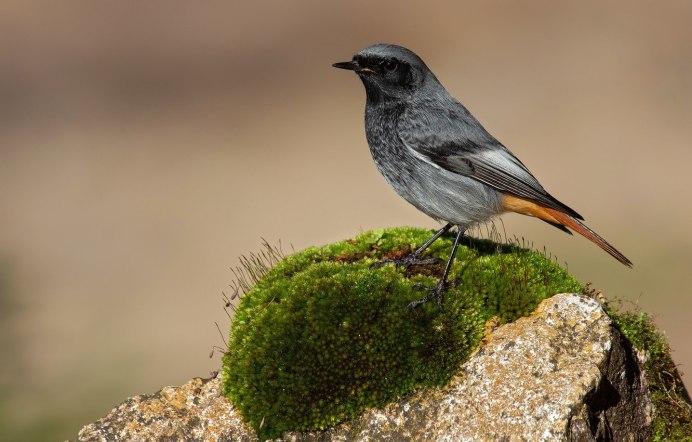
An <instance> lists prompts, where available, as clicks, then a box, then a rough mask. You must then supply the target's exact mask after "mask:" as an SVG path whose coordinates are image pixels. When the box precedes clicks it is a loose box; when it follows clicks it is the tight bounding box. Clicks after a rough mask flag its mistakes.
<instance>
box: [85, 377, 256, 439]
mask: <svg viewBox="0 0 692 442" xmlns="http://www.w3.org/2000/svg"><path fill="white" fill-rule="evenodd" d="M77 440H79V441H133V442H137V441H254V440H257V436H256V434H255V432H254V430H252V429H251V428H250V427H248V426H247V425H245V423H243V421H242V419H241V418H240V416H239V415H238V413H237V412H236V410H235V408H234V407H233V404H231V402H230V401H229V400H228V399H226V398H225V397H224V396H223V395H222V394H221V382H220V377H219V376H216V377H214V378H211V379H200V378H194V379H192V380H191V381H189V382H187V383H186V384H184V385H181V386H179V387H164V388H162V389H161V390H159V391H157V392H156V393H154V394H151V395H141V396H135V397H133V398H130V399H128V400H126V401H125V402H123V403H122V404H120V405H118V406H117V407H115V408H114V409H113V410H111V411H110V413H108V414H107V415H106V416H105V417H103V418H101V419H99V420H97V421H96V422H94V423H93V424H89V425H87V426H85V427H84V428H82V430H81V431H80V432H79V435H78V438H77Z"/></svg>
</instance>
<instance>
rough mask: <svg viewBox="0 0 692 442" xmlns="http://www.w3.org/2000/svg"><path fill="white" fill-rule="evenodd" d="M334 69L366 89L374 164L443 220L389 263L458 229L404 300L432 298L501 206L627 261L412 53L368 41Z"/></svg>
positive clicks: (412, 260)
mask: <svg viewBox="0 0 692 442" xmlns="http://www.w3.org/2000/svg"><path fill="white" fill-rule="evenodd" d="M333 66H334V67H336V68H340V69H348V70H351V71H354V72H355V73H356V74H357V75H358V77H360V79H361V81H362V82H363V85H364V86H365V92H366V104H365V134H366V137H367V140H368V144H369V145H370V153H371V154H372V157H373V159H374V160H375V164H376V165H377V168H378V169H379V171H380V172H381V173H382V175H384V178H385V180H387V182H388V183H389V184H390V185H391V186H392V187H393V188H394V190H396V192H397V193H398V194H399V195H401V196H402V197H403V198H404V199H405V200H406V201H408V202H409V203H411V204H413V205H414V206H415V207H416V208H418V209H419V210H421V211H422V212H424V213H426V214H427V215H429V216H431V217H433V218H434V219H436V220H444V221H446V222H447V224H446V225H445V226H444V227H443V228H442V229H440V230H439V231H438V232H437V233H436V234H435V235H434V236H433V237H432V238H430V240H428V241H427V242H426V243H425V244H423V245H422V246H421V247H419V248H418V249H417V250H416V251H414V252H413V253H411V255H409V256H408V257H406V258H404V259H402V260H398V261H389V262H394V263H396V264H397V265H403V266H410V265H412V264H420V263H429V262H431V260H423V259H421V256H422V254H423V252H424V251H425V249H426V248H427V247H428V246H429V245H430V244H432V243H433V242H434V241H435V240H436V239H438V238H439V237H440V236H441V235H442V234H443V233H444V232H446V231H448V230H449V229H450V228H452V227H453V226H457V229H458V233H457V235H456V239H455V241H454V246H453V247H452V252H451V254H450V257H449V260H448V261H447V264H446V266H445V269H444V272H443V274H442V277H441V278H440V281H439V283H438V284H437V285H436V286H434V287H427V288H426V289H427V290H429V291H430V293H429V294H428V295H427V296H426V297H424V298H423V299H420V300H418V301H414V302H412V303H411V304H410V306H411V307H416V306H418V305H420V304H422V303H424V302H427V301H429V300H430V299H433V298H436V299H437V302H438V303H439V304H440V306H441V305H442V299H443V294H444V291H445V288H446V285H447V275H448V273H449V269H450V267H451V265H452V262H453V261H454V256H455V254H456V250H457V247H458V246H459V240H460V239H461V237H462V236H463V234H464V232H465V231H466V229H468V228H469V227H470V226H472V225H474V224H478V223H483V222H485V221H488V220H490V219H491V218H493V217H495V216H497V215H500V214H502V213H504V212H516V213H521V214H523V215H530V216H535V217H537V218H539V219H541V220H543V221H546V222H547V223H550V224H552V225H553V226H555V227H557V228H559V229H561V230H564V231H565V232H567V233H571V232H570V231H569V230H568V229H567V228H569V229H572V230H574V231H575V232H578V233H580V234H581V235H583V236H584V237H586V238H587V239H589V240H591V241H592V242H594V243H595V244H596V245H598V246H599V247H601V248H602V249H603V250H605V251H606V252H608V253H609V254H610V255H612V256H613V257H614V258H615V259H617V260H618V261H620V262H621V263H623V264H624V265H626V266H628V267H631V266H632V262H631V261H630V260H629V259H627V258H626V257H625V256H624V255H623V254H622V253H620V252H619V251H617V250H616V249H615V247H613V246H611V245H610V244H609V243H608V242H607V241H606V240H605V239H603V238H602V237H601V236H599V235H598V234H597V233H596V232H594V231H593V230H591V229H589V228H588V227H587V226H586V225H585V224H584V223H582V222H581V220H583V218H582V217H581V216H580V215H579V214H578V213H577V212H575V211H574V210H572V209H570V208H569V207H567V206H566V205H565V204H563V203H561V202H560V201H558V200H557V199H555V198H554V197H553V196H551V195H550V194H549V193H548V192H546V191H545V189H543V187H542V186H541V185H540V183H539V182H538V180H536V178H535V177H534V176H533V175H532V174H531V172H529V170H528V169H527V168H526V166H524V164H522V162H521V161H519V159H518V158H517V157H516V156H514V154H512V152H510V151H509V150H508V149H507V148H506V147H505V146H503V145H502V144H501V143H500V142H499V141H497V140H496V139H495V138H494V137H493V136H492V135H490V134H489V133H488V132H487V131H486V130H485V129H484V128H483V126H481V124H480V123H479V122H478V120H476V118H474V116H473V115H471V113H470V112H469V111H468V110H467V109H466V108H465V107H464V106H463V105H462V104H461V103H459V102H458V101H457V100H455V99H454V98H453V97H452V96H451V95H450V94H449V92H447V90H446V89H445V88H444V87H443V86H442V84H440V82H439V81H438V79H437V77H435V74H433V73H432V72H431V71H430V69H428V67H427V66H426V65H425V63H424V62H423V60H421V59H420V57H418V56H417V55H416V54H414V53H413V52H412V51H410V50H408V49H406V48H403V47H401V46H396V45H390V44H376V45H373V46H370V47H367V48H365V49H363V50H362V51H360V52H359V53H358V54H356V55H355V56H354V57H353V59H352V60H351V61H346V62H342V63H335V64H334V65H333Z"/></svg>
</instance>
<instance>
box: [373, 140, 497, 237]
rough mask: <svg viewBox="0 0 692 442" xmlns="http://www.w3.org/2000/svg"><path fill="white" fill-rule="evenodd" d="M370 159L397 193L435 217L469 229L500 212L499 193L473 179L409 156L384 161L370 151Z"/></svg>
mask: <svg viewBox="0 0 692 442" xmlns="http://www.w3.org/2000/svg"><path fill="white" fill-rule="evenodd" d="M400 154H401V153H400ZM397 157H398V158H397ZM395 158H396V160H395ZM373 159H374V160H375V164H376V165H377V168H378V169H379V171H380V173H382V175H383V176H384V178H385V180H387V182H388V183H389V184H390V185H391V186H392V187H393V188H394V190H396V192H397V193H398V194H399V195H401V196H402V197H403V198H404V199H405V200H406V201H408V202H409V203H411V204H412V205H413V206H415V207H416V208H417V209H418V210H420V211H422V212H423V213H425V214H427V215H429V216H431V217H433V218H435V219H437V220H444V221H447V222H450V223H453V224H455V225H458V226H461V227H463V228H468V227H470V226H472V225H474V224H478V223H483V222H485V221H488V220H489V219H491V218H492V217H494V216H496V215H498V214H500V213H502V202H501V195H500V193H499V192H497V191H496V190H495V189H493V188H492V187H490V186H488V185H486V184H483V183H481V182H479V181H476V180H474V179H473V178H469V177H466V176H463V175H459V174H456V173H453V172H450V171H448V170H445V169H441V168H438V167H435V166H434V165H432V164H430V163H428V162H426V161H424V160H421V159H419V158H416V157H414V156H412V155H410V156H408V155H405V154H403V156H400V155H391V156H389V158H388V159H387V160H385V159H384V158H382V157H380V155H377V154H375V153H373Z"/></svg>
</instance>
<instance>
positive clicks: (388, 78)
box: [334, 53, 420, 102]
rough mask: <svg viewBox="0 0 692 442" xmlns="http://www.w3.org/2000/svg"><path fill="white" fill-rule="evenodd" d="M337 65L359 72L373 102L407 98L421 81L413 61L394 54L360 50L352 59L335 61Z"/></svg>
mask: <svg viewBox="0 0 692 442" xmlns="http://www.w3.org/2000/svg"><path fill="white" fill-rule="evenodd" d="M334 67H337V68H341V69H348V70H352V71H354V72H355V73H356V74H358V76H359V77H360V79H361V80H362V81H363V84H364V85H365V90H366V93H367V96H368V101H369V102H380V101H389V100H398V99H405V98H407V97H409V96H410V94H411V93H412V91H413V90H415V89H416V88H417V87H418V85H419V83H420V75H417V73H416V70H415V69H414V68H413V67H412V66H411V64H409V63H408V62H406V61H404V60H401V59H400V58H397V57H394V56H381V55H379V54H367V53H366V54H364V53H360V54H358V55H356V56H354V57H353V60H352V61H347V62H343V63H335V64H334Z"/></svg>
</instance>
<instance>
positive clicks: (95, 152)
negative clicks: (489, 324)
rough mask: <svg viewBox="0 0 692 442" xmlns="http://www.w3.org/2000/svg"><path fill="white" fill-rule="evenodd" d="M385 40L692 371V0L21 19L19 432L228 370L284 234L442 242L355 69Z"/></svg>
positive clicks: (13, 302) (11, 222)
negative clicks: (565, 222)
mask: <svg viewBox="0 0 692 442" xmlns="http://www.w3.org/2000/svg"><path fill="white" fill-rule="evenodd" d="M521 3H526V2H521ZM376 42H394V43H398V44H402V45H404V46H408V47H410V48H411V49H413V50H415V51H417V52H418V53H419V54H421V55H422V56H423V58H424V59H425V60H426V61H427V63H428V65H429V66H430V67H431V68H432V69H433V70H434V71H435V72H436V74H437V76H438V77H439V78H440V79H441V81H442V82H443V84H445V85H446V86H447V88H448V89H449V90H450V91H451V92H452V93H453V94H454V95H455V96H456V97H457V98H459V99H460V100H461V101H462V102H464V103H465V104H466V105H467V106H468V107H469V108H470V109H471V111H472V112H474V113H475V115H476V116H477V117H478V118H479V119H480V120H481V121H482V122H483V123H484V124H485V126H486V127H487V128H488V129H489V130H490V131H491V132H492V133H493V134H494V135H495V136H496V137H497V138H499V139H500V140H501V141H502V142H503V143H505V144H506V145H507V146H508V147H509V148H510V149H512V150H513V151H514V152H515V153H516V154H517V155H519V157H520V158H521V159H522V160H523V161H524V162H525V163H526V164H527V165H528V166H529V167H530V169H531V170H532V171H533V172H534V174H535V175H536V176H538V177H539V179H540V180H541V181H542V183H543V184H544V185H545V186H546V188H547V189H548V190H549V191H550V192H551V193H553V194H554V195H556V196H557V197H558V198H560V199H562V200H563V201H565V202H566V203H567V204H569V205H570V206H572V207H574V208H575V209H576V210H578V211H579V212H581V213H582V214H583V215H584V216H585V217H586V219H587V221H588V222H589V225H591V226H592V227H593V228H594V229H595V230H597V231H598V232H600V233H602V234H603V235H604V236H605V237H606V238H608V239H609V240H610V241H612V242H613V244H615V245H616V246H617V247H618V248H620V249H621V250H622V251H623V252H625V254H626V255H627V256H628V257H629V258H631V259H632V261H634V263H635V267H634V269H633V270H627V269H625V268H624V267H623V266H621V265H620V264H618V263H617V262H616V261H614V260H613V259H612V258H610V257H609V256H608V255H606V254H605V253H603V252H602V251H600V250H599V249H598V248H596V247H595V246H593V245H592V244H590V243H589V242H588V241H586V240H584V239H581V238H577V237H569V236H568V235H565V234H563V233H561V232H559V231H557V230H556V229H552V228H550V227H549V226H546V225H545V224H544V223H540V222H537V221H535V220H532V219H528V218H522V217H519V216H513V215H510V216H506V217H505V218H504V225H505V229H506V230H507V232H508V234H510V235H517V236H520V237H521V236H523V237H525V238H527V239H528V240H530V241H533V243H534V245H535V246H536V247H538V248H542V247H543V246H544V245H545V246H546V247H547V249H548V250H549V251H550V252H552V253H553V254H555V255H557V256H558V257H559V258H560V260H562V261H567V262H569V269H570V270H571V271H572V272H573V273H574V274H575V275H577V276H578V277H579V278H580V279H581V280H582V281H591V282H593V283H594V286H595V287H596V288H599V289H602V290H604V292H605V293H606V295H607V296H609V297H611V298H613V297H621V298H624V299H628V300H632V301H633V302H635V303H638V304H639V305H641V306H642V307H643V309H644V310H646V311H648V312H651V313H653V314H654V315H655V317H656V321H657V323H658V324H659V325H660V326H661V328H662V329H663V330H665V332H666V334H667V335H668V337H669V339H670V342H671V344H672V346H673V349H674V358H675V360H676V361H677V362H678V363H679V364H681V368H682V370H683V371H689V372H690V374H692V368H689V366H690V365H691V364H692V349H690V345H689V342H688V338H689V335H690V331H691V330H692V326H691V325H690V314H691V313H692V299H691V297H690V295H689V292H690V286H691V285H692V272H690V268H689V267H690V262H692V234H690V230H689V229H690V225H691V222H690V220H691V219H692V205H691V204H690V197H689V191H690V189H692V173H691V172H690V167H691V166H692V3H691V2H689V1H684V0H679V1H667V2H648V1H626V2H625V1H622V2H608V3H605V2H601V1H584V2H571V3H570V4H568V3H567V2H553V1H542V2H536V1H534V2H531V3H530V4H520V2H508V1H507V2H503V1H498V2H480V1H477V2H456V1H455V2H436V3H435V4H434V6H433V5H427V4H426V5H424V4H423V3H422V2H421V3H405V2H401V1H397V2H389V3H385V2H365V1H358V2H348V3H346V2H344V3H334V2H318V1H314V2H305V1H302V2H296V1H294V2H273V3H270V2H252V3H251V2H204V4H202V3H200V2H170V1H166V2H163V1H160V2H157V1H150V2H134V1H123V2H94V1H65V2H40V3H39V2H28V1H20V0H13V1H9V0H5V1H4V2H2V4H1V5H0V53H1V54H2V56H1V57H0V321H1V322H0V346H1V347H0V351H1V353H2V357H1V361H2V362H1V365H0V410H1V415H0V427H1V428H2V429H3V430H2V435H0V437H4V438H7V440H60V439H63V438H68V437H71V438H73V437H75V435H76V432H77V430H78V429H79V428H80V426H81V425H82V424H86V423H87V422H89V421H93V420H95V419H97V418H98V417H100V416H102V415H103V414H105V413H106V412H107V411H108V410H109V409H110V408H111V407H112V406H114V405H116V404H117V403H119V402H121V401H123V400H124V399H125V398H127V397H128V396H131V395H135V394H138V393H145V392H154V391H155V390H157V389H159V388H160V387H162V386H164V385H169V384H179V383H182V382H184V381H186V380H187V379H189V378H191V377H193V376H206V375H208V373H209V372H210V371H212V370H214V369H216V368H218V367H219V364H220V362H219V358H218V356H215V357H214V358H213V359H209V358H208V353H209V351H210V349H211V346H212V345H223V343H222V340H221V337H220V336H219V334H218V332H217V330H216V328H215V326H214V322H215V321H217V322H218V323H219V324H220V326H221V328H222V329H223V331H224V333H225V332H226V330H227V328H228V319H227V317H226V315H225V314H224V312H223V309H222V304H221V292H222V291H224V290H227V286H228V283H229V282H230V281H231V280H232V275H231V273H230V271H229V270H228V268H229V267H230V266H233V265H235V264H236V263H237V258H238V256H239V255H241V254H243V253H247V252H251V251H256V250H258V249H259V248H260V237H265V238H267V240H269V241H270V242H277V241H278V240H279V239H281V240H282V241H283V243H284V244H288V243H292V244H293V245H294V246H295V247H296V248H297V249H300V248H303V247H306V246H309V245H318V244H323V243H327V242H332V241H336V240H340V239H343V238H346V237H350V236H352V235H354V234H356V233H357V232H359V231H360V230H361V229H371V228H378V227H383V226H396V225H415V226H425V227H430V228H432V227H436V224H435V223H434V222H433V221H432V220H430V219H427V218H426V217H425V216H424V215H422V214H419V213H418V212H417V211H416V210H415V209H414V208H412V207H410V206H408V205H407V204H406V203H405V202H404V201H403V200H402V199H400V198H399V197H398V196H397V195H396V194H395V193H394V192H393V191H392V190H391V189H390V188H389V187H388V186H387V185H386V183H385V182H384V180H383V179H382V178H381V177H380V176H379V174H378V172H377V171H376V170H375V167H374V165H373V164H372V160H371V158H370V154H369V152H368V148H367V145H366V142H365V137H364V134H363V107H364V92H363V90H362V86H361V85H360V83H359V81H358V80H357V79H356V78H355V76H354V75H352V74H349V73H347V72H343V71H337V70H334V69H332V68H331V67H330V65H331V63H332V62H335V61H343V60H348V59H349V58H350V57H351V56H352V54H353V53H354V52H356V51H358V50H360V49H361V48H363V47H364V46H367V45H369V44H372V43H376ZM686 379H687V381H688V383H689V382H690V380H691V379H692V378H690V376H689V375H688V376H687V377H686Z"/></svg>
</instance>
